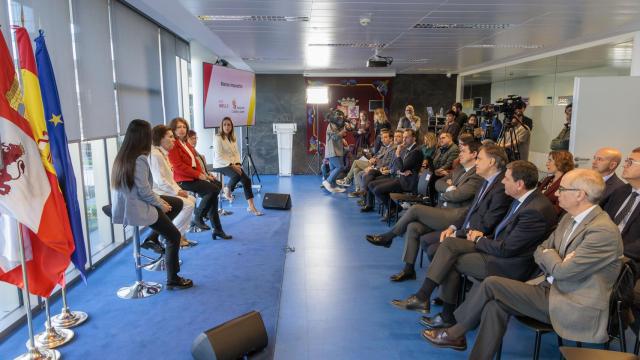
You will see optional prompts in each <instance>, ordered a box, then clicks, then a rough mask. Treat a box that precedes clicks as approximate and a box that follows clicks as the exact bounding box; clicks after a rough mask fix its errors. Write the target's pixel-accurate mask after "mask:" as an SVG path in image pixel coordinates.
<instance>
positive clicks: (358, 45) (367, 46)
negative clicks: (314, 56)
mask: <svg viewBox="0 0 640 360" xmlns="http://www.w3.org/2000/svg"><path fill="white" fill-rule="evenodd" d="M309 46H328V47H350V48H364V49H382V48H384V47H385V46H387V44H384V43H382V44H375V43H373V44H370V43H337V44H309Z"/></svg>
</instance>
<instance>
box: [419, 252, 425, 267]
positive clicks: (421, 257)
mask: <svg viewBox="0 0 640 360" xmlns="http://www.w3.org/2000/svg"><path fill="white" fill-rule="evenodd" d="M423 258H424V249H423V248H420V269H422V260H423Z"/></svg>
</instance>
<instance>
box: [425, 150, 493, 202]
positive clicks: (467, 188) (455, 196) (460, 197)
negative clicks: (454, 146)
mask: <svg viewBox="0 0 640 360" xmlns="http://www.w3.org/2000/svg"><path fill="white" fill-rule="evenodd" d="M458 148H459V149H460V153H459V154H458V160H459V164H458V166H456V168H455V169H453V170H452V171H451V172H450V173H449V174H447V175H446V176H444V177H441V178H440V179H438V180H437V181H436V184H435V189H436V192H437V193H438V205H439V206H440V207H443V208H468V207H469V205H470V204H471V201H473V197H474V196H475V194H476V192H477V191H478V189H479V188H480V186H481V185H482V177H480V176H479V175H476V158H477V157H478V151H479V150H480V143H479V142H476V141H471V142H469V143H466V144H460V146H459V147H458Z"/></svg>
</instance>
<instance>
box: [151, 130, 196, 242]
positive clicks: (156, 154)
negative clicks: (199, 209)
mask: <svg viewBox="0 0 640 360" xmlns="http://www.w3.org/2000/svg"><path fill="white" fill-rule="evenodd" d="M151 142H152V144H153V146H152V147H151V155H150V156H149V165H150V166H151V174H152V175H153V191H154V192H155V193H156V194H158V195H169V196H176V197H178V198H179V199H180V200H182V211H180V213H179V214H178V216H176V218H175V219H173V224H174V225H175V226H176V227H177V228H178V230H179V231H180V235H181V238H180V247H185V246H191V245H194V244H195V243H193V242H191V241H189V240H187V239H186V238H185V236H184V235H185V234H186V233H187V231H188V230H189V224H190V223H191V216H193V209H194V208H195V206H196V198H194V197H193V196H190V195H189V193H188V192H186V191H184V190H182V188H181V187H180V185H178V183H176V181H175V180H173V170H171V163H169V151H170V150H171V149H173V147H174V146H175V142H176V139H175V138H174V137H173V131H171V129H169V128H168V127H166V126H164V125H157V126H155V127H154V128H153V130H152V135H151Z"/></svg>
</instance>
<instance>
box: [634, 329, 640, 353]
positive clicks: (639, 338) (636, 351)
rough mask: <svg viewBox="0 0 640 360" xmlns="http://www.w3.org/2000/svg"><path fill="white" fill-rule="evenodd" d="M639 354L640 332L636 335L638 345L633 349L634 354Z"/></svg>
mask: <svg viewBox="0 0 640 360" xmlns="http://www.w3.org/2000/svg"><path fill="white" fill-rule="evenodd" d="M638 352H640V332H638V334H637V335H636V344H635V346H634V347H633V353H634V354H636V355H638Z"/></svg>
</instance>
